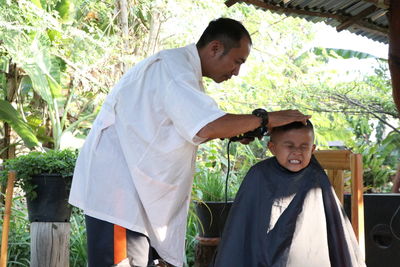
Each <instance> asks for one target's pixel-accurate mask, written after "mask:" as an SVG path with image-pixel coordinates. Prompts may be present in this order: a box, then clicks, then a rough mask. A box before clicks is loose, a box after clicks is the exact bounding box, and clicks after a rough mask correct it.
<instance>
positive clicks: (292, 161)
mask: <svg viewBox="0 0 400 267" xmlns="http://www.w3.org/2000/svg"><path fill="white" fill-rule="evenodd" d="M289 162H290V163H292V164H298V163H300V160H295V159H292V160H289Z"/></svg>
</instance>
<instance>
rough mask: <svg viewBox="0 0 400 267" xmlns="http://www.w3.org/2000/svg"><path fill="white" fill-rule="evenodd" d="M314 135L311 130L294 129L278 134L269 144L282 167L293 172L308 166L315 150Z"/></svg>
mask: <svg viewBox="0 0 400 267" xmlns="http://www.w3.org/2000/svg"><path fill="white" fill-rule="evenodd" d="M313 140H314V135H313V133H312V131H310V129H305V128H302V129H293V130H289V131H286V132H281V133H277V134H276V135H274V137H273V142H272V141H270V142H269V143H268V148H269V150H270V151H271V153H272V154H273V155H274V156H275V157H276V158H277V160H278V162H279V164H280V165H282V166H283V167H285V168H286V169H288V170H289V171H292V172H298V171H300V170H302V169H304V168H305V167H307V166H308V164H309V163H310V160H311V156H312V153H313V152H314V150H315V145H314V142H313Z"/></svg>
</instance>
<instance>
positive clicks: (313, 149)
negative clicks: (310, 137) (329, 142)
mask: <svg viewBox="0 0 400 267" xmlns="http://www.w3.org/2000/svg"><path fill="white" fill-rule="evenodd" d="M315 148H317V146H316V145H315V144H313V145H312V149H311V153H314V151H315Z"/></svg>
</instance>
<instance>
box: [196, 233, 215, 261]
mask: <svg viewBox="0 0 400 267" xmlns="http://www.w3.org/2000/svg"><path fill="white" fill-rule="evenodd" d="M196 239H197V241H198V243H197V244H196V252H195V263H194V267H209V266H210V263H211V261H212V259H213V257H214V253H215V251H216V249H217V246H218V243H219V241H220V238H219V237H215V238H207V237H199V236H197V237H196Z"/></svg>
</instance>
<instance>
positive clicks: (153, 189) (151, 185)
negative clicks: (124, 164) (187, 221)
mask: <svg viewBox="0 0 400 267" xmlns="http://www.w3.org/2000/svg"><path fill="white" fill-rule="evenodd" d="M133 174H134V178H133V182H134V184H135V187H136V190H137V192H138V194H139V198H140V200H141V202H142V204H143V207H144V210H145V212H146V214H147V216H148V218H149V221H150V223H151V225H152V226H153V227H154V228H159V227H166V226H167V225H168V223H169V222H170V220H171V218H172V217H173V216H174V215H175V212H176V207H177V205H178V203H177V202H178V201H179V196H178V192H177V191H178V186H177V185H172V184H168V183H164V182H162V181H159V180H156V179H153V178H152V177H150V176H148V175H147V174H145V173H144V172H142V171H141V170H140V169H139V168H137V167H135V168H134V169H133ZM155 230H156V229H155ZM156 231H157V230H156Z"/></svg>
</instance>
